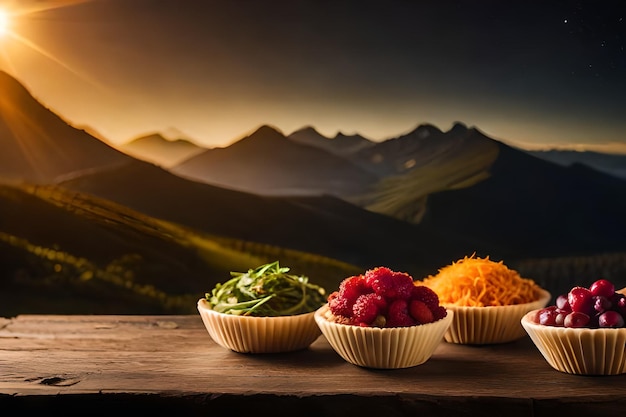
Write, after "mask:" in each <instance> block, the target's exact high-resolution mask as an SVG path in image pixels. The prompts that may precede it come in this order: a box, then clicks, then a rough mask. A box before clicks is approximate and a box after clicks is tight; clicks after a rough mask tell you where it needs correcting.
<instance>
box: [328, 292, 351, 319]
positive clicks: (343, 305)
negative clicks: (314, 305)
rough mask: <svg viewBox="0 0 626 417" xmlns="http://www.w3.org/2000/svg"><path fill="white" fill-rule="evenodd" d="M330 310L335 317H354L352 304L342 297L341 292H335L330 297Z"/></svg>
mask: <svg viewBox="0 0 626 417" xmlns="http://www.w3.org/2000/svg"><path fill="white" fill-rule="evenodd" d="M328 308H329V309H330V312H331V313H333V314H334V315H335V316H343V317H352V303H349V302H348V299H347V298H345V297H342V296H341V294H340V293H339V291H334V292H332V293H330V295H329V296H328Z"/></svg>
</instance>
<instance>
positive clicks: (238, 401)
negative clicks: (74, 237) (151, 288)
mask: <svg viewBox="0 0 626 417" xmlns="http://www.w3.org/2000/svg"><path fill="white" fill-rule="evenodd" d="M0 406H2V407H3V409H5V407H11V409H15V407H18V408H17V409H19V410H22V412H42V413H45V414H44V415H111V414H112V413H116V412H120V411H126V412H138V413H141V414H142V415H147V414H148V413H159V415H168V414H169V415H172V416H178V415H180V416H187V415H189V416H191V415H224V414H223V413H225V412H228V413H230V414H229V415H243V414H246V413H265V414H267V413H272V415H304V416H306V415H311V416H322V415H330V416H335V415H336V416H347V415H358V416H363V415H364V414H366V415H368V416H369V415H376V414H380V415H385V416H405V415H406V416H408V415H411V416H417V415H442V416H448V415H455V416H469V415H480V416H502V415H506V416H507V417H509V416H511V417H512V416H535V417H536V416H551V417H555V416H561V415H565V416H568V417H569V416H574V415H587V416H588V415H598V416H604V417H606V416H611V415H616V416H617V415H624V414H623V413H624V411H625V410H626V408H624V407H625V406H626V376H624V375H618V376H580V375H569V374H564V373H561V372H558V371H556V370H554V369H553V368H551V367H550V366H549V365H548V363H547V362H546V361H545V360H544V359H543V357H542V356H541V354H540V353H539V351H538V350H537V349H536V348H535V346H534V345H533V344H532V342H531V341H530V339H529V338H528V337H525V338H523V339H521V340H519V341H516V342H513V343H507V344H502V345H494V346H464V345H454V344H449V343H446V342H443V341H442V343H441V345H440V346H439V347H438V348H437V350H436V351H435V353H434V355H433V356H432V357H431V359H430V360H428V361H427V362H426V363H424V364H422V365H418V366H416V367H413V368H408V369H394V370H374V369H366V368H360V367H358V366H355V365H352V364H350V363H348V362H345V361H344V360H343V359H342V358H341V357H340V356H338V355H337V354H336V353H335V352H334V351H333V350H332V348H331V347H330V345H329V344H328V343H327V341H326V340H325V338H324V336H320V337H319V338H318V339H317V340H316V341H315V342H314V343H313V344H312V345H311V346H310V348H308V349H305V350H302V351H298V352H292V353H281V354H242V353H235V352H232V351H230V350H227V349H225V348H222V347H220V346H218V345H217V344H215V343H214V342H213V341H212V340H211V338H210V336H209V335H208V333H207V331H206V329H205V328H204V326H203V324H202V321H201V319H200V316H199V315H198V316H194V315H191V316H99V315H94V316H51V315H24V316H18V317H16V318H11V319H8V318H5V319H0ZM163 413H165V414H163ZM563 413H565V414H563Z"/></svg>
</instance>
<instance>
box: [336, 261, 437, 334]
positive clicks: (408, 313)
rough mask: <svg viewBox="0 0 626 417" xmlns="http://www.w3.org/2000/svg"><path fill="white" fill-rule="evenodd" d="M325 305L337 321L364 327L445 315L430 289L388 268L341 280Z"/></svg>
mask: <svg viewBox="0 0 626 417" xmlns="http://www.w3.org/2000/svg"><path fill="white" fill-rule="evenodd" d="M328 308H329V310H330V312H331V313H332V314H333V315H334V316H335V318H336V320H337V321H338V322H340V323H344V324H352V325H356V326H366V327H407V326H415V325H418V324H427V323H432V322H434V321H437V320H440V319H442V318H444V317H445V316H446V314H447V311H446V309H445V308H444V307H443V306H441V305H439V297H438V296H437V294H436V293H435V292H434V291H433V290H431V289H430V288H428V287H425V286H423V285H419V286H416V285H415V284H414V281H413V278H412V277H411V276H410V275H409V274H407V273H406V272H396V271H392V270H391V269H389V268H387V267H377V268H374V269H370V270H368V271H366V272H365V273H364V274H362V275H355V276H351V277H349V278H346V279H344V280H343V281H342V282H341V283H340V285H339V290H337V291H334V292H332V293H331V294H330V295H329V296H328Z"/></svg>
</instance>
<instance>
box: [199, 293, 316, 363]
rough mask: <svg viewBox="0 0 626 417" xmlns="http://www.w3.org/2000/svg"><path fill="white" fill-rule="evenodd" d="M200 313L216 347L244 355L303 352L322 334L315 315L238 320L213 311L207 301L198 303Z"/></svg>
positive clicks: (236, 317)
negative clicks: (302, 350)
mask: <svg viewBox="0 0 626 417" xmlns="http://www.w3.org/2000/svg"><path fill="white" fill-rule="evenodd" d="M198 311H199V312H200V317H202V321H203V322H204V326H205V327H206V329H207V331H208V332H209V335H210V336H211V338H212V339H213V340H214V341H215V343H217V344H218V345H220V346H222V347H225V348H227V349H230V350H233V351H235V352H240V353H277V352H291V351H295V350H301V349H305V348H307V347H308V346H309V345H310V344H311V343H313V342H314V341H315V340H316V339H317V338H318V337H319V336H320V334H321V332H320V329H319V327H318V326H317V324H316V323H315V318H314V314H315V312H311V313H306V314H298V315H295V316H280V317H253V316H236V315H232V314H224V313H218V312H216V311H213V310H212V309H211V307H210V305H209V303H208V302H207V301H206V299H204V298H201V299H200V300H198Z"/></svg>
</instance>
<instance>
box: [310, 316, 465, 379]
mask: <svg viewBox="0 0 626 417" xmlns="http://www.w3.org/2000/svg"><path fill="white" fill-rule="evenodd" d="M327 312H328V305H325V306H323V307H321V308H320V309H319V310H317V312H316V313H315V321H316V322H317V324H318V326H319V328H320V329H321V331H322V334H323V335H324V336H325V337H326V339H327V340H328V343H329V344H330V345H331V347H332V348H333V349H334V350H335V351H336V352H337V353H338V354H339V356H341V357H342V358H343V359H345V360H346V361H347V362H350V363H352V364H354V365H358V366H362V367H366V368H379V369H398V368H409V367H412V366H417V365H420V364H422V363H424V362H426V361H427V360H428V359H429V358H430V357H431V356H432V354H433V352H434V351H435V349H436V348H437V346H439V344H440V343H441V342H442V341H443V335H444V333H445V332H446V330H447V328H448V327H449V326H450V323H452V315H453V313H452V312H450V311H448V315H447V316H446V317H444V318H443V319H441V320H438V321H436V322H433V323H428V324H421V325H418V326H411V327H393V328H379V327H361V326H351V325H346V324H340V323H336V322H332V321H329V320H328V319H327V318H326V314H327Z"/></svg>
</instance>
